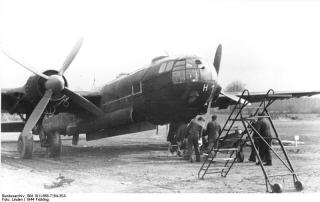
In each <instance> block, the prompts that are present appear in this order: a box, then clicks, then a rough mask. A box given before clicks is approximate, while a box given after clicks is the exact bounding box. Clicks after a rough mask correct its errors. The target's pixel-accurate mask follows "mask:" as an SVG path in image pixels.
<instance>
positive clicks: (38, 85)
mask: <svg viewBox="0 0 320 202" xmlns="http://www.w3.org/2000/svg"><path fill="white" fill-rule="evenodd" d="M43 73H44V74H45V75H48V76H50V75H54V74H58V71H56V70H47V71H45V72H43ZM63 79H64V82H65V86H68V83H67V80H66V78H65V77H63ZM25 91H26V95H25V99H26V100H28V101H30V102H31V103H38V101H39V100H40V99H41V98H42V96H43V95H44V92H45V79H44V78H42V77H40V76H38V75H33V76H30V77H29V78H28V80H27V83H26V84H25ZM62 98H64V95H63V94H62V93H60V92H58V93H54V94H53V95H52V98H51V100H50V101H59V100H61V99H62Z"/></svg>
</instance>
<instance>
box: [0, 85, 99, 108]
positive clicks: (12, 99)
mask: <svg viewBox="0 0 320 202" xmlns="http://www.w3.org/2000/svg"><path fill="white" fill-rule="evenodd" d="M75 93H77V94H79V95H81V96H83V97H85V98H86V99H87V100H89V101H91V102H93V103H95V104H98V103H99V102H100V94H99V91H75ZM32 99H33V98H32V96H30V95H28V94H27V92H26V89H25V86H22V87H20V88H10V89H1V113H10V114H15V113H16V114H18V113H19V114H26V113H28V112H30V111H32V110H33V108H34V107H35V104H36V102H35V103H34V102H33V100H32ZM69 101H70V110H71V111H72V110H74V109H77V110H82V109H81V108H79V107H78V105H77V103H73V102H72V99H69ZM64 111H67V112H68V109H65V110H64Z"/></svg>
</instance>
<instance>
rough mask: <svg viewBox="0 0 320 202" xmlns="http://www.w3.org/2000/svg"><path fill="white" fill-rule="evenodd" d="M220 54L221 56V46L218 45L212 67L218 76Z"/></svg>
mask: <svg viewBox="0 0 320 202" xmlns="http://www.w3.org/2000/svg"><path fill="white" fill-rule="evenodd" d="M221 54H222V46H221V44H219V46H218V48H217V50H216V55H215V56H214V61H213V66H214V68H215V69H216V72H217V74H219V70H220V62H221Z"/></svg>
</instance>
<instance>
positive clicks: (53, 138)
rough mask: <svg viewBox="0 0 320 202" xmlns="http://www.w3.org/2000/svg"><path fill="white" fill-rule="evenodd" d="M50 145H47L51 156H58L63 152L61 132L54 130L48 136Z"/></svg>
mask: <svg viewBox="0 0 320 202" xmlns="http://www.w3.org/2000/svg"><path fill="white" fill-rule="evenodd" d="M48 138H49V139H48V140H49V146H48V147H47V153H48V156H49V157H52V158H57V157H60V154H61V136H60V133H59V132H54V133H53V134H50V135H49V136H48Z"/></svg>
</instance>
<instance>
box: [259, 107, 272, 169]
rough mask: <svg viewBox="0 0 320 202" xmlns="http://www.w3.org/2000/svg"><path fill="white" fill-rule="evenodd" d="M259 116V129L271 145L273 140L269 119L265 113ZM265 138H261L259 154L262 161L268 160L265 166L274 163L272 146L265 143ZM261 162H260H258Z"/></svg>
mask: <svg viewBox="0 0 320 202" xmlns="http://www.w3.org/2000/svg"><path fill="white" fill-rule="evenodd" d="M259 116H260V117H259V118H258V121H257V124H256V127H257V129H258V130H257V131H258V132H259V134H260V135H261V136H262V137H263V139H264V140H265V141H266V142H267V143H268V144H269V145H271V141H272V135H271V130H270V124H269V122H268V121H267V119H266V118H264V117H263V116H265V113H263V112H262V113H259ZM265 141H263V140H259V155H260V158H261V160H262V161H264V160H265V161H266V164H264V165H265V166H271V165H272V159H271V154H270V147H269V146H268V145H267V144H266V143H265ZM258 164H259V163H258Z"/></svg>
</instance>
